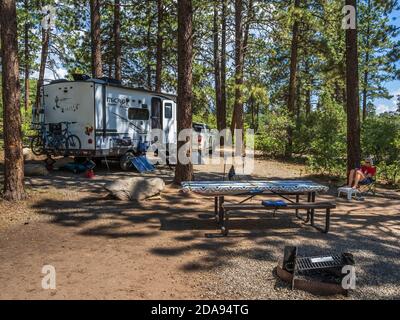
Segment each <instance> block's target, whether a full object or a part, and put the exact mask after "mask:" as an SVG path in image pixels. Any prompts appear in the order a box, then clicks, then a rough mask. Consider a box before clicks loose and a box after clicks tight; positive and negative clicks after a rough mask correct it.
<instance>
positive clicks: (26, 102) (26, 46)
mask: <svg viewBox="0 0 400 320" xmlns="http://www.w3.org/2000/svg"><path fill="white" fill-rule="evenodd" d="M24 7H25V11H26V13H27V17H28V15H29V2H28V0H25V1H24ZM26 19H27V21H26V22H25V26H24V56H25V68H24V69H25V70H24V73H25V79H24V83H25V93H24V108H25V111H27V110H28V109H29V91H30V86H29V77H30V68H29V18H26Z"/></svg>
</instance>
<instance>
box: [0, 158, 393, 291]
mask: <svg viewBox="0 0 400 320" xmlns="http://www.w3.org/2000/svg"><path fill="white" fill-rule="evenodd" d="M255 166H256V170H255V174H254V176H255V178H267V179H274V178H303V179H314V180H315V179H316V177H311V176H307V174H306V171H305V169H304V167H303V166H301V165H295V164H287V163H286V164H285V163H280V162H276V161H269V160H257V161H256V164H255ZM114 169H115V168H114ZM195 169H196V179H220V178H221V176H222V174H223V170H224V169H223V167H222V166H218V165H201V166H196V168H195ZM172 174H173V173H172V172H171V171H169V170H168V169H167V168H162V169H161V170H159V171H157V172H155V173H153V174H149V176H154V175H155V176H161V177H163V178H164V179H165V180H166V182H167V183H168V182H170V181H171V179H172ZM126 175H131V176H135V174H134V173H121V172H117V171H115V170H113V171H112V172H110V173H108V172H106V171H105V170H103V171H97V172H96V178H95V179H93V180H88V179H85V178H84V177H81V176H76V175H73V174H68V173H61V172H60V173H59V172H54V173H52V174H50V175H49V176H47V177H35V178H34V177H31V178H29V177H28V178H27V189H28V192H29V194H30V197H29V199H28V200H26V201H23V202H21V203H19V204H10V203H7V202H4V201H0V210H1V212H2V214H1V215H0V258H1V260H0V261H1V263H0V284H2V285H3V286H2V287H3V288H5V289H4V290H3V291H2V292H1V293H0V298H1V297H19V298H24V299H31V298H39V299H43V298H44V299H47V298H63V299H64V298H67V299H68V298H77V299H79V298H93V299H98V298H111V299H113V298H139V299H141V298H152V299H160V298H161V299H164V298H171V297H172V298H175V299H187V298H204V299H214V298H216V299H230V298H232V299H323V298H322V297H316V296H312V295H310V294H307V293H305V292H302V291H299V290H295V291H292V290H290V288H289V286H288V285H287V284H286V283H284V282H282V281H281V280H279V279H278V278H277V276H276V274H275V267H276V265H277V262H278V260H279V259H280V258H282V255H283V248H284V247H285V246H286V245H292V246H293V245H296V246H298V247H299V250H300V253H301V254H304V255H320V254H327V253H339V252H343V251H348V252H351V253H353V254H354V256H355V260H356V276H357V282H356V289H355V290H354V291H353V292H352V293H351V295H350V297H349V298H345V297H342V296H335V297H329V298H330V299H400V273H399V272H398V270H399V267H400V259H399V257H400V241H399V238H400V215H399V213H400V199H393V197H391V198H390V199H389V198H383V197H368V198H366V199H365V201H353V202H347V201H346V200H342V199H336V200H337V209H336V210H335V211H334V212H333V214H332V224H331V231H330V233H329V234H327V235H325V234H322V233H320V232H318V231H317V230H315V229H313V228H311V227H310V226H308V225H304V224H303V223H301V221H300V220H296V219H294V218H293V214H291V213H284V212H281V213H278V215H277V217H272V214H268V213H267V214H263V215H252V214H250V215H249V214H248V215H245V214H237V215H235V217H233V218H232V219H231V233H230V236H229V237H227V238H220V237H215V238H207V237H205V236H204V234H205V233H215V234H216V235H217V234H218V231H217V230H216V229H215V223H214V221H213V219H212V214H211V212H212V210H213V202H212V199H204V198H203V197H200V196H197V195H189V196H187V195H186V196H184V197H183V196H182V194H180V192H179V190H177V189H174V188H167V190H166V192H165V193H164V194H163V197H162V200H153V201H151V202H146V203H144V204H141V205H134V204H131V203H125V202H115V201H111V200H108V199H107V198H105V195H104V193H103V190H102V186H103V185H104V184H105V183H107V182H109V181H112V180H115V179H119V178H121V177H125V176H126ZM317 181H318V179H317ZM320 181H321V182H322V183H324V184H327V185H330V187H331V189H330V192H329V193H328V194H327V195H324V196H322V197H321V199H324V200H335V196H334V195H335V188H334V186H333V185H334V184H335V183H337V182H335V181H330V180H328V179H324V180H320ZM393 194H394V195H395V196H396V195H398V193H397V194H396V193H393V192H392V193H391V196H393ZM227 200H228V201H229V198H228V199H227ZM188 208H190V210H188ZM317 222H319V220H317ZM49 240H50V242H48V241H49ZM61 248H62V249H61ZM103 248H105V250H103ZM108 248H109V249H108ZM132 256H133V257H134V258H130V257H132ZM52 259H55V261H57V263H58V264H59V265H60V268H62V269H63V270H66V273H67V274H68V278H67V279H65V281H66V283H65V284H64V286H63V287H62V288H61V289H60V290H57V295H55V296H54V297H53V296H51V295H46V294H43V292H41V291H40V290H37V289H34V288H35V283H36V282H37V281H38V280H37V277H36V278H35V277H33V276H32V275H31V273H32V268H33V265H34V263H38V264H39V263H41V262H42V261H44V260H45V261H52ZM119 264H121V266H119V267H117V266H118V265H119ZM75 265H76V266H79V268H78V269H79V270H78V271H77V272H73V270H74V266H75ZM161 265H162V272H159V271H157V270H158V269H157V266H161ZM35 268H36V267H35ZM91 268H94V269H95V270H94V271H93V270H92V269H91ZM118 268H119V269H118ZM15 269H17V270H18V272H20V273H21V277H15V276H14V273H13V272H14V270H15ZM135 270H136V271H135ZM110 274H114V275H118V274H120V276H118V277H115V276H114V277H111V278H110V276H106V275H110ZM104 277H105V278H106V279H108V278H110V279H108V281H109V282H107V283H108V284H107V285H105V284H102V283H101V281H100V283H98V282H99V279H102V278H104ZM61 279H62V278H61ZM2 281H3V282H4V283H2ZM135 281H136V282H137V283H140V286H139V288H137V287H134V288H135V289H133V287H132V285H133V284H131V282H133V283H136V282H135ZM128 285H129V286H128ZM24 286H26V288H25V289H24V290H25V291H24V290H23V291H18V290H17V289H16V288H18V287H24ZM121 286H122V287H123V289H122V288H121ZM124 286H125V287H124ZM149 288H150V289H149ZM171 288H175V289H171ZM171 290H176V291H175V292H171ZM150 291H151V295H150Z"/></svg>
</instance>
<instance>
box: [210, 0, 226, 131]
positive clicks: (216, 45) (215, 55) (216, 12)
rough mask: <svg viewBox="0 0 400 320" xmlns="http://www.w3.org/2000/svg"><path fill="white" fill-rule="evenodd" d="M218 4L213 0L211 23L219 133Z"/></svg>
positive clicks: (220, 101)
mask: <svg viewBox="0 0 400 320" xmlns="http://www.w3.org/2000/svg"><path fill="white" fill-rule="evenodd" d="M218 2H219V0H214V21H213V34H214V83H215V107H216V111H217V128H218V130H219V131H221V130H222V129H225V128H224V127H223V119H222V118H223V115H222V112H221V111H222V110H221V109H222V106H221V104H222V91H221V61H220V57H221V56H220V53H219V29H220V28H219V19H218Z"/></svg>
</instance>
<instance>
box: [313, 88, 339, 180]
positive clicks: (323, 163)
mask: <svg viewBox="0 0 400 320" xmlns="http://www.w3.org/2000/svg"><path fill="white" fill-rule="evenodd" d="M321 102H322V103H321V107H320V108H319V109H318V110H316V111H315V112H313V114H312V117H313V119H312V120H311V123H312V124H313V125H310V127H309V128H310V130H311V131H310V132H309V134H310V135H311V136H312V138H311V141H310V154H309V155H308V157H307V158H308V159H307V164H308V167H309V170H310V171H311V172H314V173H318V174H329V175H334V176H342V175H344V174H345V172H346V127H345V125H346V115H345V113H344V110H343V107H342V106H341V105H339V104H337V103H336V102H335V101H333V100H332V99H331V98H330V97H329V95H323V96H322V97H321Z"/></svg>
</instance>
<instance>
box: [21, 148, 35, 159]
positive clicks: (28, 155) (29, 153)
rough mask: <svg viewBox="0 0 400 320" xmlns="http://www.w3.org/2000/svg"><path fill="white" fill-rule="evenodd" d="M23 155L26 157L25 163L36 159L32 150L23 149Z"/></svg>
mask: <svg viewBox="0 0 400 320" xmlns="http://www.w3.org/2000/svg"><path fill="white" fill-rule="evenodd" d="M22 153H23V155H24V160H25V161H30V160H33V159H34V158H35V156H34V154H33V153H32V150H31V149H30V148H23V149H22Z"/></svg>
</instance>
